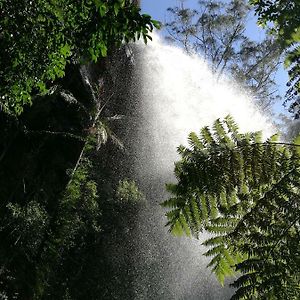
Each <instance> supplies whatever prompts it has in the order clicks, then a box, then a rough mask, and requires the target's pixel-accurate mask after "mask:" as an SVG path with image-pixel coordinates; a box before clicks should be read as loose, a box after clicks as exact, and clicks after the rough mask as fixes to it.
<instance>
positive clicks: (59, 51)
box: [0, 0, 158, 114]
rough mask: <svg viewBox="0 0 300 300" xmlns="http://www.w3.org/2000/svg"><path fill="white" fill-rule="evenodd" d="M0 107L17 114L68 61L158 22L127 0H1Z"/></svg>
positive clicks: (100, 52)
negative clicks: (141, 12)
mask: <svg viewBox="0 0 300 300" xmlns="http://www.w3.org/2000/svg"><path fill="white" fill-rule="evenodd" d="M0 10H1V18H0V45H1V46H0V82H1V85H0V98H1V99H0V101H1V108H2V109H4V110H7V111H12V112H15V113H17V114H19V113H21V112H22V110H23V106H24V105H25V104H30V103H31V102H32V96H33V95H36V94H38V93H39V94H45V93H46V92H47V90H49V88H51V87H52V86H53V82H54V81H55V80H56V79H57V78H62V77H64V75H65V68H66V65H67V64H68V63H70V62H72V63H80V62H85V63H86V62H89V61H94V62H96V61H97V60H98V58H100V57H104V56H106V55H107V52H108V51H109V49H112V48H113V47H114V46H117V47H119V46H120V45H121V43H122V42H123V41H125V42H129V41H135V40H136V39H137V38H140V37H142V38H143V39H144V40H145V42H147V39H151V37H150V36H149V33H150V32H151V31H152V30H153V27H154V26H156V27H157V26H158V23H157V22H155V21H153V20H151V17H150V16H149V15H145V14H144V15H141V14H140V9H139V8H138V7H137V6H136V5H135V4H133V3H132V1H130V0H114V1H111V0H109V1H108V0H82V1H75V2H74V1H72V0H63V1H57V0H55V1H48V0H38V1H29V0H28V1H24V0H9V1H7V0H1V1H0Z"/></svg>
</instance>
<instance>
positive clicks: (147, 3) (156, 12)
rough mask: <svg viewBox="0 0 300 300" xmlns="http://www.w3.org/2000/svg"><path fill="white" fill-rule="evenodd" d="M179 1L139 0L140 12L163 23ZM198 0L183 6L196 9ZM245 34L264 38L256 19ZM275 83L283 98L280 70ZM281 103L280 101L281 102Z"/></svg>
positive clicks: (284, 74) (278, 107)
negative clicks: (170, 8)
mask: <svg viewBox="0 0 300 300" xmlns="http://www.w3.org/2000/svg"><path fill="white" fill-rule="evenodd" d="M179 3H180V1H179V0H141V4H142V11H143V13H147V14H149V15H151V16H152V18H153V19H155V20H158V21H161V22H165V21H167V20H168V13H167V8H168V7H174V6H176V5H177V4H179ZM197 3H198V0H186V1H185V4H186V6H188V7H195V8H196V7H197ZM246 32H247V34H248V35H249V37H252V38H254V39H260V38H262V37H263V36H264V32H263V30H262V29H260V28H259V27H258V26H257V25H256V17H254V15H253V17H251V20H250V22H249V24H248V25H247V28H246ZM276 81H277V84H278V89H279V91H280V94H281V96H282V97H284V94H285V91H286V82H287V81H288V75H287V72H286V71H285V70H284V69H283V67H281V68H280V70H279V71H278V73H277V76H276ZM281 102H282V101H281ZM281 102H280V103H276V104H275V105H274V111H275V112H276V113H286V111H285V109H284V108H283V107H282V103H281Z"/></svg>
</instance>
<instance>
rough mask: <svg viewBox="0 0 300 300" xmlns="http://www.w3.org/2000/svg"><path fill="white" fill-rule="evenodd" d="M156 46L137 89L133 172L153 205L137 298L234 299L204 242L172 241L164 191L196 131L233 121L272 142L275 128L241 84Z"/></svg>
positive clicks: (144, 49)
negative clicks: (217, 275)
mask: <svg viewBox="0 0 300 300" xmlns="http://www.w3.org/2000/svg"><path fill="white" fill-rule="evenodd" d="M153 39H154V41H153V42H152V43H150V44H149V45H147V46H145V45H142V44H139V45H138V46H137V47H136V49H135V52H136V57H137V59H136V62H135V64H136V66H135V78H137V79H136V80H135V84H134V86H133V87H132V90H133V91H136V93H137V94H138V95H135V98H136V102H137V114H136V120H135V121H134V124H135V125H134V126H135V128H134V130H135V131H136V134H135V140H134V142H133V143H134V144H135V146H134V156H135V163H134V168H135V174H136V178H137V180H138V182H139V184H140V186H141V188H142V189H143V191H144V192H145V194H146V196H147V198H148V200H149V202H150V203H149V207H148V208H147V209H145V210H144V211H143V212H141V214H140V216H139V225H138V228H137V234H136V240H135V241H134V242H135V244H136V248H137V249H138V250H137V253H136V254H135V255H136V266H135V269H136V270H137V271H136V273H137V275H136V280H135V282H134V288H135V290H136V299H139V300H140V299H162V300H168V299H186V300H192V299H200V300H201V299H203V300H209V299H213V300H219V299H220V300H225V299H229V298H230V295H231V294H232V290H231V289H229V288H222V287H221V286H220V284H219V283H218V282H217V281H216V279H215V277H214V275H213V274H211V273H210V270H209V269H206V265H207V263H208V259H206V258H204V257H203V256H202V253H203V252H204V251H205V249H204V248H203V247H202V246H201V241H197V240H193V239H189V238H185V237H182V238H176V237H173V236H171V235H170V234H169V233H168V232H167V228H165V227H164V225H165V223H166V219H165V217H164V211H163V209H162V208H161V207H160V206H159V203H160V202H162V201H163V200H164V199H166V198H167V197H168V195H167V194H166V192H165V191H164V184H165V183H166V182H170V181H174V178H173V175H172V172H173V168H174V161H176V160H177V159H178V155H177V154H176V148H177V146H178V145H179V144H186V141H187V135H188V133H189V132H191V131H195V132H199V130H200V128H201V127H203V126H206V125H211V124H212V123H213V121H214V120H216V119H217V118H224V117H225V116H226V115H227V114H231V115H232V116H233V117H234V119H235V120H236V122H237V123H238V124H239V126H240V129H241V131H242V132H245V131H256V130H263V133H264V135H266V136H269V135H270V134H271V133H273V131H274V129H273V128H272V126H271V124H270V122H269V121H268V119H267V118H266V117H265V116H263V115H262V113H260V112H259V109H258V108H257V107H256V106H255V105H254V103H253V101H252V100H251V96H250V95H247V94H246V93H245V92H244V91H242V90H240V89H239V86H238V84H236V83H233V82H230V80H229V79H226V78H225V77H223V78H222V79H220V80H219V81H218V82H217V80H216V78H215V76H214V75H213V74H212V73H211V71H210V70H209V67H208V65H207V64H206V63H205V62H204V61H203V60H202V59H201V58H200V57H199V56H188V55H187V54H185V53H184V52H183V50H181V49H179V48H177V47H174V46H169V45H165V44H164V43H163V42H162V41H161V40H160V38H159V37H158V35H156V34H154V35H153ZM202 239H203V238H202Z"/></svg>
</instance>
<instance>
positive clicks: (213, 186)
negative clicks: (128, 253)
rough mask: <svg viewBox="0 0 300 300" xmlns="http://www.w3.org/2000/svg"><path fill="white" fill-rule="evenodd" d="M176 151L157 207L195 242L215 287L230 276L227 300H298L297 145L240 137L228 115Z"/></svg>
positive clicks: (274, 138)
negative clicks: (172, 178) (203, 236)
mask: <svg viewBox="0 0 300 300" xmlns="http://www.w3.org/2000/svg"><path fill="white" fill-rule="evenodd" d="M189 144H190V146H189V147H184V146H180V147H179V148H178V152H179V154H180V155H181V160H180V161H179V162H177V163H176V167H175V175H176V177H177V180H178V183H177V184H168V185H167V189H168V190H169V192H171V193H172V198H170V199H169V200H167V201H165V202H164V203H163V204H162V205H163V206H165V207H169V208H171V211H169V212H167V214H166V215H167V218H168V226H169V227H170V231H171V232H172V233H173V234H176V235H181V234H183V233H185V234H187V235H193V236H196V237H198V236H199V234H200V232H202V231H203V230H205V231H206V232H209V233H210V234H211V238H209V239H207V240H206V241H204V243H203V244H204V245H206V246H209V247H210V249H209V250H208V251H207V252H206V253H204V255H206V256H212V257H213V258H212V260H211V262H210V263H209V265H208V266H210V267H212V271H213V272H214V273H215V274H216V276H217V278H218V279H219V281H220V282H221V283H222V284H223V282H224V279H225V277H226V276H232V275H236V276H239V277H238V279H237V280H236V281H235V282H234V283H233V286H234V287H236V288H237V291H236V293H235V295H234V296H233V299H252V297H254V299H298V298H299V295H300V294H299V283H300V281H299V279H300V278H299V275H300V268H299V266H300V264H299V259H300V256H299V246H300V244H299V243H300V239H299V230H300V228H299V213H300V202H299V188H300V181H299V175H300V173H299V172H300V165H299V163H300V151H299V148H300V143H299V138H298V139H296V140H295V141H294V143H293V144H283V143H280V142H278V141H277V136H276V135H274V136H272V137H271V138H269V139H268V140H267V141H265V142H263V141H262V138H261V133H260V132H255V133H246V134H240V133H239V132H238V127H237V125H236V124H235V123H234V121H233V120H232V118H231V117H230V116H227V117H226V118H225V119H224V121H220V120H217V121H215V123H214V125H213V128H212V129H210V128H208V127H204V128H203V129H202V130H201V133H200V135H199V136H197V135H196V134H195V133H191V134H190V136H189Z"/></svg>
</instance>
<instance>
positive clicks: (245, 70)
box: [166, 0, 281, 109]
mask: <svg viewBox="0 0 300 300" xmlns="http://www.w3.org/2000/svg"><path fill="white" fill-rule="evenodd" d="M198 4H199V5H198V7H197V8H196V9H195V8H188V7H186V6H185V5H184V4H183V3H181V5H178V6H176V7H173V8H169V12H170V16H171V18H170V19H171V21H169V22H168V23H167V24H166V27H167V30H168V32H169V39H171V40H172V41H173V42H176V43H180V44H181V45H182V46H183V47H184V48H185V50H186V51H187V52H188V53H189V54H194V53H197V54H198V53H199V54H200V55H201V57H203V58H204V60H205V61H207V62H208V64H209V65H210V67H211V70H212V71H213V72H214V73H215V74H216V75H217V77H218V78H221V77H222V75H227V74H229V75H231V76H232V77H233V79H234V80H236V81H237V82H238V83H239V84H241V85H242V86H243V88H245V89H246V90H248V91H250V92H251V93H252V94H253V96H254V97H256V99H257V102H258V103H259V104H260V105H261V107H262V108H263V109H265V108H269V107H270V104H271V103H272V102H273V101H275V99H276V98H277V97H278V92H277V88H276V84H275V82H274V78H273V77H274V74H275V73H276V70H277V68H278V65H279V57H280V52H281V48H280V45H279V43H278V42H277V41H276V40H275V39H272V38H270V37H266V38H265V39H264V40H262V41H259V42H257V41H254V40H252V39H251V38H249V37H248V36H247V34H246V32H245V29H246V24H247V22H248V21H247V19H248V17H249V13H250V7H249V5H248V2H247V1H246V0H232V1H208V0H202V1H198Z"/></svg>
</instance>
